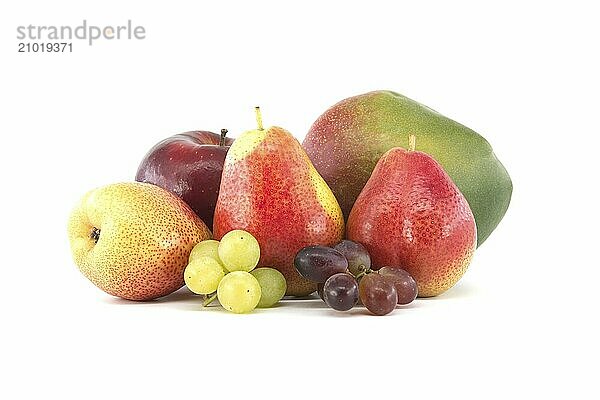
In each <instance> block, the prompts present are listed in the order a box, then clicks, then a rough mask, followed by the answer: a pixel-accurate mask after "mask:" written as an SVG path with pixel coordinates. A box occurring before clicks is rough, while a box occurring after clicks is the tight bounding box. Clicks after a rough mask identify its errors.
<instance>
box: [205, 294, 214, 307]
mask: <svg viewBox="0 0 600 400" xmlns="http://www.w3.org/2000/svg"><path fill="white" fill-rule="evenodd" d="M216 298H217V294H216V293H213V294H211V295H210V296H208V295H207V296H206V298H205V299H204V302H203V303H202V307H206V306H208V305H209V304H210V303H212V302H213V301H215V299H216Z"/></svg>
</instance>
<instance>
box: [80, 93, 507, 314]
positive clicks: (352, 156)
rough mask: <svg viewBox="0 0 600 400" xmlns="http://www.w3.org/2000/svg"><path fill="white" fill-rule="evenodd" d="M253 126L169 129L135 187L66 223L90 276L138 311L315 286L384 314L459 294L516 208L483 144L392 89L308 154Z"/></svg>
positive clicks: (249, 300) (326, 122)
mask: <svg viewBox="0 0 600 400" xmlns="http://www.w3.org/2000/svg"><path fill="white" fill-rule="evenodd" d="M256 122H257V128H256V129H252V130H249V131H246V132H244V133H242V134H241V135H239V136H238V137H237V138H236V139H235V140H234V139H231V138H228V137H226V134H227V130H226V129H222V130H221V134H220V135H218V134H215V133H212V132H208V131H193V132H186V133H183V134H178V135H174V136H172V137H170V138H167V139H165V140H163V141H161V142H159V143H158V144H156V145H155V146H154V147H153V148H152V149H150V151H149V152H148V153H147V154H146V156H145V157H144V158H143V160H142V162H141V163H140V165H139V167H138V170H137V173H136V175H135V180H136V182H127V183H117V184H113V185H108V186H104V187H101V188H97V189H94V190H92V191H90V192H88V193H87V194H85V195H84V196H83V198H82V199H81V200H80V202H79V204H78V205H77V206H76V207H75V209H74V210H73V212H72V213H71V216H70V219H69V225H68V234H69V241H70V245H71V251H72V253H73V259H74V261H75V264H76V265H77V266H78V267H79V269H80V271H81V272H82V273H83V275H84V276H86V277H87V278H88V279H89V280H90V281H91V282H92V283H93V284H95V285H96V286H97V287H99V288H100V289H102V290H104V291H105V292H107V293H109V294H111V295H114V296H118V297H121V298H124V299H129V300H136V301H146V300H152V299H156V298H158V297H162V296H166V295H168V294H170V293H172V292H174V291H176V290H178V289H179V288H181V287H182V286H183V285H187V287H188V288H189V289H190V290H191V291H192V292H194V293H197V294H199V295H202V296H203V299H204V303H205V304H208V303H210V302H212V301H213V300H215V299H218V301H219V302H220V303H221V305H222V306H223V307H224V308H225V309H227V310H229V311H232V312H235V313H243V312H249V311H252V310H253V309H254V308H255V307H271V306H273V305H274V304H276V303H277V302H278V301H279V300H280V299H281V298H282V297H283V296H284V295H287V296H290V297H293V296H307V295H310V294H312V293H314V292H315V291H317V292H318V293H319V295H320V296H321V298H322V299H323V300H324V301H325V302H326V303H327V304H328V305H329V306H330V307H331V308H333V309H335V310H348V309H350V308H352V307H353V306H354V305H355V304H357V303H358V302H359V301H360V302H361V303H362V304H363V305H364V306H365V307H366V309H367V310H369V311H370V312H371V313H373V314H376V315H384V314H387V313H389V312H391V311H392V310H393V309H394V308H396V306H397V305H404V304H408V303H410V302H412V301H413V300H414V299H415V297H416V296H417V295H418V296H419V297H429V296H436V295H439V294H441V293H443V292H445V291H446V290H448V289H449V288H451V287H452V286H453V285H454V284H456V282H458V280H459V279H460V278H461V277H462V276H463V274H464V273H465V271H466V270H467V267H468V266H469V264H470V262H471V260H472V258H473V255H474V252H475V249H476V248H477V246H478V245H481V243H483V241H484V240H486V239H487V238H488V236H489V235H490V233H491V232H492V230H493V229H494V228H495V227H496V225H497V224H498V223H499V222H500V220H501V219H502V217H503V215H504V213H505V212H506V210H507V208H508V204H509V202H510V197H511V193H512V183H511V180H510V177H509V176H508V173H507V172H506V170H505V169H504V167H503V165H502V164H501V163H500V161H499V160H498V159H497V158H496V156H495V155H494V153H493V151H492V149H491V146H490V145H489V143H488V142H487V141H486V140H485V139H484V138H483V137H481V136H480V135H478V134H477V133H476V132H474V131H472V130H471V129H469V128H467V127H465V126H463V125H461V124H459V123H457V122H455V121H452V120H451V119H449V118H446V117H444V116H442V115H441V114H439V113H437V112H435V111H433V110H432V109H430V108H428V107H426V106H423V105H421V104H419V103H417V102H415V101H413V100H411V99H408V98H406V97H404V96H402V95H399V94H397V93H394V92H390V91H376V92H370V93H366V94H363V95H359V96H355V97H351V98H348V99H345V100H342V101H341V102H339V103H337V104H335V105H334V106H333V107H331V108H330V109H328V110H327V111H325V113H323V114H322V115H321V116H320V117H319V118H318V119H317V120H316V121H315V122H314V124H313V125H312V127H311V129H310V131H309V132H308V133H307V135H306V137H305V139H304V142H303V143H302V144H300V143H299V142H298V140H296V139H295V138H294V136H293V135H292V134H291V133H290V132H288V131H287V130H285V129H283V128H281V127H278V126H271V127H268V128H267V127H263V122H262V116H261V113H260V110H259V109H258V107H257V108H256ZM315 300H316V299H315Z"/></svg>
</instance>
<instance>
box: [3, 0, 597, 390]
mask: <svg viewBox="0 0 600 400" xmlns="http://www.w3.org/2000/svg"><path fill="white" fill-rule="evenodd" d="M324 3H325V2H317V3H312V2H309V1H302V2H297V3H294V4H288V2H279V4H277V5H273V4H268V3H265V2H263V1H258V0H253V1H249V2H239V3H233V2H224V1H211V2H190V3H184V2H178V1H169V2H164V5H162V6H155V5H152V4H150V2H147V1H145V2H135V3H134V2H128V3H125V2H123V1H112V0H111V1H109V0H105V1H102V2H95V3H94V4H93V5H87V3H86V5H84V4H83V2H81V1H73V2H66V1H65V2H62V1H55V0H51V1H37V2H28V1H18V2H11V3H9V2H2V5H1V6H0V7H1V8H2V9H1V11H0V22H1V24H0V26H1V35H0V40H1V44H2V46H1V53H0V71H1V73H0V84H1V86H0V96H1V108H0V134H1V135H2V141H1V145H0V146H1V147H0V149H1V150H0V152H1V154H0V168H1V171H2V175H1V182H0V184H1V189H0V193H1V195H0V202H1V207H0V217H1V218H0V235H1V242H0V243H1V246H2V253H1V254H2V256H1V258H0V267H1V270H2V274H1V275H0V282H1V291H0V294H1V296H2V298H1V305H2V318H1V321H2V322H1V324H2V326H3V328H2V330H1V331H0V335H1V341H0V346H1V354H0V359H1V364H2V369H3V371H4V372H2V382H3V383H2V384H1V385H0V397H2V398H4V399H17V398H34V397H35V398H73V397H77V398H154V397H156V398H161V397H162V398H167V396H168V398H175V396H178V397H183V396H189V397H193V398H207V397H209V396H215V397H218V398H219V399H233V398H244V399H250V398H259V397H260V398H278V399H287V398H291V399H305V398H326V397H328V398H339V399H347V398H355V397H356V398H362V399H367V398H378V397H379V396H382V397H381V398H383V399H391V398H406V399H409V398H417V397H418V398H442V397H443V398H446V397H449V398H547V397H549V396H556V397H560V398H578V399H581V398H598V395H599V391H598V388H597V374H598V356H599V349H598V337H599V333H600V332H599V331H598V328H597V327H596V325H595V324H596V323H597V322H598V304H599V302H598V299H597V295H596V292H597V290H598V279H599V278H600V275H599V273H598V266H599V265H600V263H599V262H598V257H597V248H598V228H597V226H598V223H599V222H600V221H599V218H598V211H597V210H598V208H597V207H598V206H597V203H598V198H597V196H596V195H595V193H596V186H597V184H598V177H597V173H598V165H597V151H598V150H597V147H596V144H597V143H598V140H597V137H598V135H599V134H600V132H599V129H598V128H599V123H598V110H599V105H600V102H599V96H598V92H599V89H600V85H599V80H598V72H599V71H600V63H599V62H598V37H600V29H599V28H598V13H597V12H595V10H594V9H593V7H592V2H589V3H587V2H581V1H568V2H563V3H558V2H539V3H533V2H522V1H521V2H509V1H504V2H498V4H497V5H495V6H489V5H484V4H483V2H475V1H474V2H464V1H462V2H447V3H448V4H445V3H446V2H439V3H434V2H429V1H423V2H378V1H369V2H365V1H363V2H351V1H345V2H340V3H337V4H335V3H333V2H332V3H330V4H324ZM84 18H86V19H87V20H88V22H89V23H90V24H96V25H118V24H123V23H126V21H127V20H128V19H132V20H133V23H134V24H140V25H143V26H144V27H145V28H146V31H147V38H146V39H145V40H142V41H112V42H109V41H98V42H96V43H95V44H94V45H93V46H91V47H89V46H87V44H85V43H83V42H79V41H78V42H75V44H74V51H73V53H72V54H18V53H17V42H18V41H17V39H16V27H17V26H18V25H29V24H34V25H63V24H68V25H73V26H75V25H78V24H81V21H82V20H83V19H84ZM375 89H391V90H395V91H398V92H400V93H403V94H405V95H407V96H409V97H412V98H414V99H415V100H418V101H420V102H422V103H424V104H427V105H429V106H431V107H432V108H434V109H436V110H438V111H440V112H442V113H443V114H445V115H447V116H449V117H451V118H453V119H455V120H457V121H459V122H462V123H464V124H466V125H467V126H469V127H471V128H473V129H475V130H476V131H478V132H480V133H482V134H483V135H484V136H485V137H486V138H487V139H488V140H489V141H490V142H491V144H492V145H493V147H494V149H495V152H496V154H497V155H498V157H499V158H500V159H501V160H502V162H503V163H504V165H505V166H506V167H507V169H508V171H509V172H510V174H511V176H512V179H513V183H514V187H515V189H514V195H513V200H512V204H511V207H510V209H509V210H508V213H507V214H506V217H505V218H504V220H503V221H502V223H501V224H500V226H499V227H498V229H497V230H496V231H495V232H494V233H493V234H492V235H491V237H490V238H489V239H488V241H487V242H486V243H485V244H484V245H483V246H482V247H481V248H480V249H479V250H478V251H477V253H476V256H475V259H474V261H473V263H472V264H471V266H470V269H469V271H468V272H467V274H466V275H465V277H464V278H463V279H462V280H461V281H460V282H459V283H458V284H457V285H456V286H455V287H454V288H453V289H451V290H450V291H448V292H447V293H446V294H444V295H442V296H439V298H436V299H432V300H418V301H417V302H416V303H415V304H414V305H412V306H410V307H408V308H406V309H400V310H396V311H395V312H394V313H393V314H391V315H389V316H387V317H371V316H368V315H365V314H364V313H363V312H362V311H361V310H360V309H357V310H355V311H354V312H351V313H349V314H341V313H336V312H334V311H330V310H328V309H326V308H324V306H323V305H322V303H319V302H317V301H286V302H284V303H283V304H282V305H281V306H280V307H279V308H277V309H270V310H262V311H258V312H255V313H253V314H250V315H243V316H239V315H233V314H228V313H226V312H224V311H222V310H219V309H218V308H210V309H202V308H201V307H200V305H199V303H198V301H197V300H196V299H194V298H193V297H191V296H190V295H189V294H188V293H187V292H185V290H184V291H181V292H179V293H177V294H175V295H173V296H172V297H170V298H167V299H163V300H159V301H156V302H152V303H142V304H140V303H131V302H126V301H120V300H117V299H115V298H111V297H110V296H108V295H105V294H104V293H102V292H101V291H100V290H98V289H96V288H95V287H94V286H93V285H92V284H91V283H89V282H88V281H87V280H86V279H85V278H84V277H83V276H82V275H80V273H79V272H78V270H77V268H76V267H75V265H74V264H73V262H72V260H71V258H70V251H69V247H68V242H67V237H66V221H67V216H68V213H69V211H70V209H71V207H72V206H73V205H74V203H75V202H76V201H77V199H78V198H79V197H80V196H81V195H82V194H83V193H84V192H86V191H87V190H89V189H91V188H94V187H97V186H101V185H104V184H108V183H112V182H117V181H127V180H132V178H133V176H134V174H135V171H136V169H137V165H138V163H139V161H140V160H141V158H142V157H143V156H144V154H145V153H146V151H147V150H148V149H149V148H150V147H151V146H152V145H153V144H154V143H155V142H157V141H158V140H160V139H162V138H164V137H166V136H170V135H172V134H175V133H179V132H182V131H186V130H191V129H207V130H212V131H218V130H219V129H220V128H222V127H227V128H229V130H230V132H232V133H233V135H234V136H235V135H237V134H239V132H242V131H244V130H246V129H250V128H253V126H254V116H253V107H254V106H255V105H261V106H262V109H263V116H264V120H265V124H266V125H271V124H276V125H280V126H283V127H285V128H287V129H288V130H290V131H291V132H293V133H294V135H295V136H297V137H298V138H299V139H300V140H301V139H302V138H303V136H304V134H305V133H306V132H307V130H308V128H309V127H310V125H311V123H312V122H313V121H314V120H315V119H316V117H317V116H318V115H319V114H320V113H321V112H323V111H324V110H325V109H326V108H327V107H329V106H330V105H332V104H333V103H335V102H337V101H338V100H341V99H343V98H345V97H348V96H351V95H355V94H359V93H362V92H365V91H370V90H375Z"/></svg>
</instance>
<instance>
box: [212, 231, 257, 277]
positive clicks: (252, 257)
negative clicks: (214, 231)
mask: <svg viewBox="0 0 600 400" xmlns="http://www.w3.org/2000/svg"><path fill="white" fill-rule="evenodd" d="M219 257H220V258H221V261H222V262H223V265H224V266H225V268H227V270H228V271H232V272H233V271H246V272H250V271H252V270H253V269H254V267H256V265H257V264H258V260H259V259H260V246H259V245H258V241H257V240H256V239H255V238H254V236H252V235H251V234H249V233H248V232H246V231H242V230H239V229H238V230H234V231H231V232H228V233H227V234H226V235H225V236H223V237H222V238H221V243H219Z"/></svg>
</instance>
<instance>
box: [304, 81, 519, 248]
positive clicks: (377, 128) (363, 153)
mask: <svg viewBox="0 0 600 400" xmlns="http://www.w3.org/2000/svg"><path fill="white" fill-rule="evenodd" d="M409 134H414V135H416V137H417V141H418V143H419V147H418V149H419V150H422V151H424V152H426V153H427V154H430V155H431V156H432V157H433V158H435V159H436V160H437V161H438V162H439V163H440V164H441V165H442V166H443V167H444V169H445V170H446V172H447V173H448V174H449V175H450V176H451V177H452V179H453V181H454V183H455V184H456V185H457V186H458V188H459V189H460V191H461V192H462V193H463V195H464V196H465V197H466V199H467V201H468V202H469V205H470V207H471V210H472V211H473V214H474V215H475V221H476V222H477V233H478V244H479V245H481V244H482V243H483V242H484V241H485V240H486V238H487V237H488V236H489V235H490V234H491V233H492V231H493V230H494V229H495V228H496V226H497V225H498V223H500V220H501V219H502V217H503V216H504V214H505V213H506V210H507V209H508V205H509V203H510V198H511V195H512V182H511V179H510V176H509V175H508V173H507V171H506V169H505V168H504V166H503V165H502V164H501V163H500V161H499V160H498V159H497V158H496V156H495V155H494V152H493V151H492V148H491V146H490V145H489V143H488V142H487V141H486V140H485V139H484V138H483V137H481V136H480V135H479V134H477V133H476V132H474V131H473V130H471V129H469V128H467V127H465V126H463V125H461V124H459V123H457V122H455V121H453V120H451V119H449V118H446V117H444V116H443V115H441V114H439V113H437V112H436V111H433V110H432V109H430V108H428V107H426V106H424V105H422V104H420V103H417V102H416V101H414V100H411V99H409V98H407V97H405V96H402V95H400V94H398V93H394V92H391V91H375V92H370V93H366V94H362V95H359V96H355V97H350V98H348V99H345V100H342V101H341V102H339V103H337V104H335V105H334V106H332V107H331V108H330V109H328V110H327V111H325V113H323V114H322V115H321V116H320V117H319V118H318V119H317V120H316V121H315V123H314V124H313V126H312V127H311V129H310V131H309V133H308V135H307V136H306V138H305V140H304V142H303V147H304V149H305V150H306V152H307V154H308V156H309V157H310V159H311V161H312V162H313V164H314V165H315V168H317V170H318V171H319V173H320V174H321V176H322V177H323V178H324V179H325V181H326V182H327V183H328V184H329V187H331V189H332V191H333V193H334V194H335V196H336V198H337V199H338V201H339V203H340V206H341V208H342V211H343V212H344V216H346V217H347V216H348V214H349V213H350V210H351V209H352V205H353V204H354V201H355V200H356V198H357V197H358V195H359V193H360V191H361V190H362V188H363V186H364V185H365V183H366V182H367V180H368V179H369V177H370V176H371V172H372V171H373V168H374V167H375V164H377V161H378V160H379V158H380V157H381V155H382V154H383V153H385V152H386V151H388V150H389V149H391V148H392V147H406V146H407V145H408V136H409Z"/></svg>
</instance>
